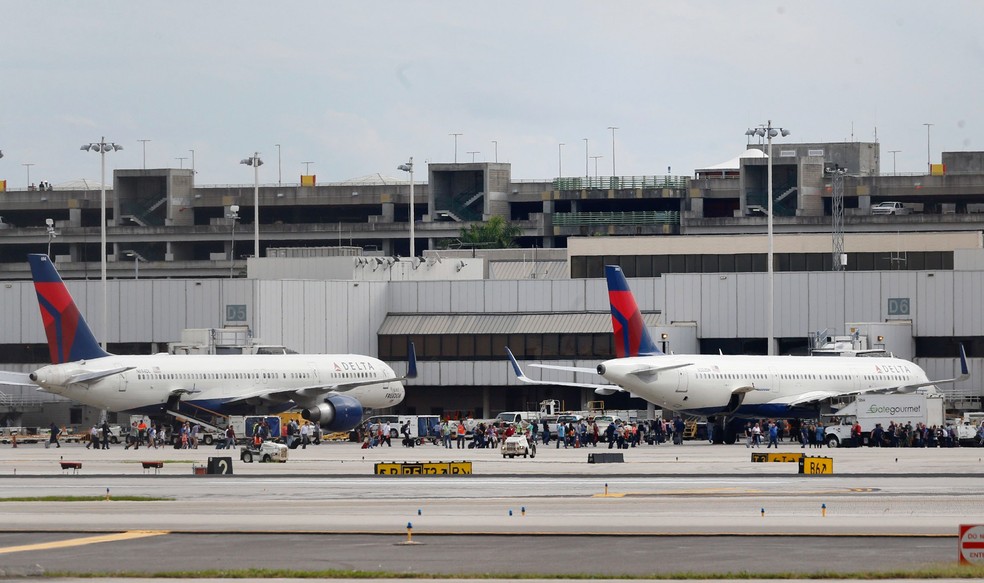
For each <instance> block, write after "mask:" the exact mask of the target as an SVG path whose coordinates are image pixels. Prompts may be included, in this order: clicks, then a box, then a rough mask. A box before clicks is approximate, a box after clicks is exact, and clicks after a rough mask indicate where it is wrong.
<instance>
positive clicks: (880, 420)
mask: <svg viewBox="0 0 984 583" xmlns="http://www.w3.org/2000/svg"><path fill="white" fill-rule="evenodd" d="M943 413H944V406H943V395H940V394H928V393H925V394H924V393H910V394H904V395H903V394H887V395H858V396H857V398H856V399H855V400H854V402H853V403H850V404H848V405H846V406H844V407H843V408H841V409H839V410H838V411H837V412H836V413H835V414H834V415H835V416H836V417H837V418H838V419H839V420H840V423H839V424H833V425H827V426H826V427H825V428H824V441H826V443H827V447H847V446H850V445H852V444H853V439H852V438H851V428H852V427H853V426H854V422H855V420H857V422H858V423H860V424H861V443H862V444H863V445H866V444H867V443H868V438H869V436H870V435H871V431H872V430H873V429H874V428H875V426H876V425H878V424H881V426H882V429H887V428H888V426H889V425H890V424H891V423H892V422H893V421H894V422H895V424H896V425H899V424H901V425H905V424H907V423H912V426H913V427H915V426H916V424H917V423H923V424H924V425H926V426H927V427H933V426H934V425H935V426H937V427H939V426H942V425H943V424H944V421H945V418H944V414H943Z"/></svg>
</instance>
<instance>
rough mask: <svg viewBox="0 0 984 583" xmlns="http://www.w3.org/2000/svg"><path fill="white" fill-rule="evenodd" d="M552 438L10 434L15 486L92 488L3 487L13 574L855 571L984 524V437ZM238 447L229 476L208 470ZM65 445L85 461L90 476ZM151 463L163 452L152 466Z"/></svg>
mask: <svg viewBox="0 0 984 583" xmlns="http://www.w3.org/2000/svg"><path fill="white" fill-rule="evenodd" d="M552 446H553V444H551V447H549V448H543V447H541V448H540V449H539V450H538V451H537V456H536V457H535V458H533V459H522V458H517V459H503V458H502V457H501V455H500V454H499V452H498V451H496V450H473V449H471V450H470V449H450V450H449V449H445V448H443V447H437V446H433V445H426V446H423V447H417V448H403V447H400V446H399V445H395V446H393V447H385V446H384V447H382V448H373V449H369V450H364V449H360V448H359V446H358V445H357V444H351V443H327V444H322V445H318V446H312V447H309V448H307V449H304V450H301V449H297V450H291V451H290V460H289V461H288V462H287V463H284V464H260V463H253V464H245V463H241V462H240V461H239V458H238V453H239V452H238V450H232V451H231V452H230V451H228V450H216V449H215V448H214V447H208V448H206V447H204V446H202V447H201V448H199V449H197V450H174V449H172V448H167V449H157V450H155V449H153V448H149V449H148V448H141V449H139V450H136V451H134V450H133V449H130V450H124V449H123V448H122V447H114V448H112V449H110V450H98V451H93V450H86V449H85V447H84V446H82V445H78V444H65V445H63V446H62V447H61V448H58V449H55V448H52V449H45V448H44V447H42V446H40V445H21V446H19V447H18V448H12V447H10V446H5V447H3V448H0V489H2V490H0V492H2V494H0V499H9V498H12V497H17V496H93V497H96V499H95V500H93V501H82V502H79V501H36V502H35V501H31V502H26V501H9V500H8V501H3V502H0V521H2V524H3V525H4V528H3V533H2V534H0V572H2V571H3V570H4V569H14V570H16V569H25V570H30V569H32V568H40V569H42V570H43V571H44V572H48V573H50V572H73V573H90V572H100V573H105V572H120V571H126V572H129V573H158V572H173V571H188V570H200V569H214V568H222V569H242V568H247V567H258V568H277V569H297V570H325V569H359V570H372V571H384V572H391V573H414V574H420V573H435V574H444V575H452V576H453V575H455V574H493V575H502V576H504V577H508V576H509V575H513V574H519V573H522V574H543V575H549V576H557V575H561V576H562V575H581V574H593V575H601V576H612V577H613V578H616V579H617V578H618V577H619V576H620V575H632V576H644V575H652V574H660V575H665V574H668V573H682V572H690V573H698V574H700V573H706V574H715V573H727V572H730V573H740V572H756V573H762V572H765V573H785V572H791V573H804V574H805V573H818V572H824V571H827V572H837V573H852V572H860V571H866V570H876V571H882V570H895V569H905V568H917V567H920V566H926V565H935V564H943V565H949V564H953V563H955V562H956V557H957V532H958V527H959V525H960V524H968V523H971V524H984V491H982V490H981V488H980V480H981V477H982V473H984V461H982V459H984V449H977V448H954V449H935V450H926V449H815V450H809V449H801V448H800V447H799V446H798V445H795V444H789V443H784V444H782V446H781V448H780V450H779V451H781V452H784V453H789V454H799V453H806V454H809V455H814V456H825V457H828V458H829V459H830V460H832V464H833V474H832V475H802V474H799V473H798V464H796V463H789V462H786V463H753V462H752V461H751V454H752V453H763V452H766V451H767V450H765V449H763V448H759V449H753V450H750V449H748V448H745V447H744V446H741V445H736V446H712V445H709V444H707V443H700V442H688V443H686V444H684V445H682V446H672V445H665V444H664V445H659V446H642V447H638V448H633V449H629V450H622V452H621V453H622V454H623V458H624V462H622V463H588V454H593V453H616V450H608V449H607V448H605V447H604V446H602V447H599V448H597V449H595V448H590V447H589V448H577V449H574V448H570V449H563V448H561V449H556V448H554V447H552ZM771 451H775V450H771ZM226 456H231V457H232V469H233V474H232V475H199V474H196V470H195V468H196V467H197V466H205V465H207V463H208V458H209V457H226ZM62 461H73V462H80V463H81V467H80V468H79V470H78V473H77V474H76V473H74V471H73V470H71V469H69V470H63V469H62V468H61V464H60V462H62ZM143 461H163V462H164V464H163V468H161V469H160V470H159V473H155V470H154V469H153V468H148V469H145V468H143V464H142V463H141V462H143ZM450 461H455V462H471V469H472V472H473V473H472V474H471V475H442V476H419V475H416V476H415V475H411V476H391V475H388V476H377V475H374V468H375V465H376V464H377V463H389V462H398V463H404V462H406V463H413V462H450ZM125 496H146V497H153V498H159V499H160V500H155V501H126V500H121V499H120V498H121V497H125ZM107 497H108V499H107ZM408 523H410V525H411V526H412V530H411V531H410V535H409V536H408V529H407V526H408ZM408 539H409V542H411V543H417V544H406V543H407V542H408ZM25 572H26V571H25Z"/></svg>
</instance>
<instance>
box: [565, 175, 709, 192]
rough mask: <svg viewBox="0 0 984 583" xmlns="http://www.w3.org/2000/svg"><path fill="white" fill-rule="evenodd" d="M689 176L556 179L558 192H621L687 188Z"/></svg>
mask: <svg viewBox="0 0 984 583" xmlns="http://www.w3.org/2000/svg"><path fill="white" fill-rule="evenodd" d="M689 179H690V178H689V177H688V176H576V177H570V178H555V179H554V180H553V187H554V188H555V189H556V190H619V189H634V188H642V189H647V188H648V189H660V188H686V187H687V181H688V180H689Z"/></svg>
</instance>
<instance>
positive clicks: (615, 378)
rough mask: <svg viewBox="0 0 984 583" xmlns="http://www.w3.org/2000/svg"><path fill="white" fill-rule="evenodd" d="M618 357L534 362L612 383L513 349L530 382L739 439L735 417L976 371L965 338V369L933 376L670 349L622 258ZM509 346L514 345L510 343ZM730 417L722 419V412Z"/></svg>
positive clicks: (611, 289)
mask: <svg viewBox="0 0 984 583" xmlns="http://www.w3.org/2000/svg"><path fill="white" fill-rule="evenodd" d="M605 275H606V277H607V280H608V296H609V302H610V304H611V311H612V327H613V331H614V334H615V350H616V358H614V359H612V360H606V361H605V362H602V363H600V364H598V366H597V367H596V368H594V369H589V368H580V367H567V366H553V365H545V364H534V365H532V366H535V367H539V368H547V369H554V370H565V371H571V372H579V373H589V374H590V373H595V374H598V375H600V376H601V377H602V378H604V379H605V380H606V381H608V382H609V383H612V384H608V385H604V384H588V383H562V382H548V381H537V380H533V379H530V378H529V377H527V376H526V375H524V374H523V371H522V370H520V368H519V364H518V363H517V362H516V359H515V358H514V357H513V355H512V352H509V358H510V360H511V361H512V365H513V369H514V370H515V372H516V375H517V377H518V378H519V380H521V381H523V382H527V383H535V384H548V385H561V386H575V387H590V388H594V389H595V392H596V393H598V394H602V395H610V394H612V393H615V392H618V391H628V392H630V393H631V394H632V395H633V396H636V397H640V398H643V399H645V400H647V401H649V402H650V403H654V404H656V405H659V406H660V407H663V408H664V409H669V410H672V411H676V412H678V413H683V414H689V415H697V416H701V417H708V418H709V419H711V420H714V418H717V419H716V421H718V422H722V421H723V422H722V425H723V426H724V430H725V431H724V435H723V437H724V440H725V441H727V442H730V443H733V440H734V433H733V431H735V430H736V429H737V427H736V424H734V423H728V421H729V420H734V419H736V418H746V419H764V418H773V419H776V418H783V419H786V418H807V419H810V418H817V417H818V415H819V404H820V403H821V402H822V401H825V400H827V399H831V398H834V397H841V396H850V395H858V394H861V393H909V392H912V391H915V390H916V389H919V388H921V387H929V386H933V385H936V384H940V383H947V382H954V381H960V380H964V379H966V378H969V376H970V375H969V371H968V369H967V356H966V353H965V352H964V348H963V346H962V345H961V346H960V368H961V372H960V375H959V376H958V377H956V378H952V379H943V380H929V378H928V377H927V376H926V372H925V371H923V369H922V368H920V367H919V366H917V365H915V364H913V363H911V362H909V361H907V360H903V359H900V358H894V357H847V356H830V357H822V358H821V357H814V356H741V355H738V356H727V355H717V354H713V355H711V354H686V355H683V354H681V355H676V354H664V353H663V352H662V351H660V350H659V348H658V347H657V346H656V344H655V343H654V342H653V340H652V338H651V337H650V335H649V331H648V330H647V329H646V326H645V323H644V322H643V320H642V314H641V312H640V311H639V307H638V305H637V304H636V301H635V297H634V296H633V295H632V292H631V290H629V285H628V282H627V281H626V279H625V276H624V275H623V274H622V269H621V268H620V267H618V266H613V265H606V266H605ZM507 350H508V349H507ZM722 418H723V419H722Z"/></svg>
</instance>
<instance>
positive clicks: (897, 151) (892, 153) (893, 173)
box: [888, 150, 902, 176]
mask: <svg viewBox="0 0 984 583" xmlns="http://www.w3.org/2000/svg"><path fill="white" fill-rule="evenodd" d="M901 151H902V150H889V151H888V152H889V153H890V154H891V155H892V176H898V175H899V173H898V172H896V171H895V155H896V154H898V153H899V152H901Z"/></svg>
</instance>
